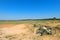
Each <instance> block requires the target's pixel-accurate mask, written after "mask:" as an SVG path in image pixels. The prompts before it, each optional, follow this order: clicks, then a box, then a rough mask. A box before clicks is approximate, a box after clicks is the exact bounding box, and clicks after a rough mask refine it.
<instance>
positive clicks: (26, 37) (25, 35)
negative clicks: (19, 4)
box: [0, 24, 60, 40]
mask: <svg viewBox="0 0 60 40" xmlns="http://www.w3.org/2000/svg"><path fill="white" fill-rule="evenodd" d="M1 26H2V27H3V28H1V30H2V32H3V33H4V34H2V35H0V36H3V38H2V39H3V40H9V39H7V38H5V39H4V37H5V36H8V35H11V36H15V37H16V39H14V38H12V40H60V34H59V33H57V34H55V35H54V36H53V35H44V36H40V35H37V34H35V33H34V32H32V27H31V26H32V25H31V24H0V27H1ZM34 30H35V29H34ZM58 32H59V31H58Z"/></svg>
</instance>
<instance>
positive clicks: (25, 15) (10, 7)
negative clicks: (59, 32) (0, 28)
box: [0, 0, 60, 20]
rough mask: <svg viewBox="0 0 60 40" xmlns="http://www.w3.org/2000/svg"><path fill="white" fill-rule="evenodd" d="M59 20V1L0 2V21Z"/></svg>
mask: <svg viewBox="0 0 60 40" xmlns="http://www.w3.org/2000/svg"><path fill="white" fill-rule="evenodd" d="M51 17H57V18H60V0H0V20H18V19H42V18H51Z"/></svg>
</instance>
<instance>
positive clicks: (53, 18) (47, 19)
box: [0, 17, 60, 22]
mask: <svg viewBox="0 0 60 40" xmlns="http://www.w3.org/2000/svg"><path fill="white" fill-rule="evenodd" d="M41 20H60V18H55V17H54V18H47V19H22V20H0V21H7V22H8V21H41Z"/></svg>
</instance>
